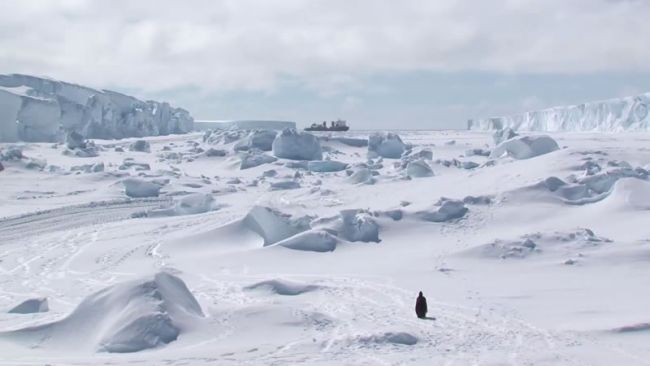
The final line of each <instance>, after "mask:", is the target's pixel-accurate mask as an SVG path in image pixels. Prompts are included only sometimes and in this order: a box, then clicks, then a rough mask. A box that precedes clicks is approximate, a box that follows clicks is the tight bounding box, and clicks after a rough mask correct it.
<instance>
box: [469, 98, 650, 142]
mask: <svg viewBox="0 0 650 366" xmlns="http://www.w3.org/2000/svg"><path fill="white" fill-rule="evenodd" d="M649 111H650V93H645V94H640V95H635V96H631V97H626V98H616V99H608V100H603V101H597V102H588V103H583V104H579V105H572V106H560V107H553V108H548V109H543V110H539V111H531V112H526V113H523V114H516V115H512V116H505V117H493V118H486V119H475V120H469V121H468V123H467V124H468V129H470V130H502V129H506V128H511V129H513V130H516V131H549V132H550V131H649V130H650V113H649Z"/></svg>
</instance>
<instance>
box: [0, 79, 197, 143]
mask: <svg viewBox="0 0 650 366" xmlns="http://www.w3.org/2000/svg"><path fill="white" fill-rule="evenodd" d="M192 128H193V119H192V117H191V116H190V115H189V113H188V112H187V111H185V110H183V109H180V108H172V107H171V106H170V105H169V104H168V103H159V102H154V101H146V102H145V101H141V100H138V99H135V98H133V97H130V96H127V95H124V94H120V93H116V92H112V91H108V90H96V89H92V88H88V87H84V86H80V85H75V84H70V83H66V82H62V81H56V80H51V79H44V78H39V77H34V76H28V75H20V74H12V75H0V142H12V141H19V140H22V141H40V142H53V141H62V140H63V139H64V137H65V133H66V132H76V133H79V134H80V135H81V136H84V137H86V138H101V139H114V138H124V137H136V136H153V135H167V134H171V133H186V132H189V131H191V130H192Z"/></svg>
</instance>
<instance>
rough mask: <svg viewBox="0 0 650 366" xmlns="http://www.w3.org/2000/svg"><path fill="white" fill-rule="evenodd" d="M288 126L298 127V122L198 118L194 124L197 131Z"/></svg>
mask: <svg viewBox="0 0 650 366" xmlns="http://www.w3.org/2000/svg"><path fill="white" fill-rule="evenodd" d="M286 128H296V123H295V122H291V121H273V120H234V121H208V120H197V121H195V124H194V129H195V130H196V131H206V130H231V129H239V130H255V129H264V130H278V131H281V130H284V129H286Z"/></svg>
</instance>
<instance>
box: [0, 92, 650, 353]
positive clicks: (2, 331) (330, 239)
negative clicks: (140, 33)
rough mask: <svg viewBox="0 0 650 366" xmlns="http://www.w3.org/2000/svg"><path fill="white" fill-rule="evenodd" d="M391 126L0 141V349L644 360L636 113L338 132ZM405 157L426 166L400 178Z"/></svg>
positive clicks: (645, 231) (645, 210)
mask: <svg viewBox="0 0 650 366" xmlns="http://www.w3.org/2000/svg"><path fill="white" fill-rule="evenodd" d="M52 85H56V84H52ZM74 90H77V89H75V88H70V89H66V92H65V93H66V95H68V96H69V98H82V97H83V95H82V94H83V93H81V92H79V94H78V95H77V94H74ZM75 100H76V99H75ZM120 100H121V99H120ZM387 132H388V131H347V132H341V133H331V134H330V133H325V134H322V135H325V136H328V138H322V137H319V138H318V140H319V144H320V146H321V152H322V158H321V159H319V160H311V161H309V160H284V159H282V158H280V159H278V160H277V161H274V162H271V163H267V164H263V165H260V166H256V167H251V168H248V169H244V170H242V169H240V164H241V158H242V157H243V156H244V154H247V153H251V152H252V153H253V154H266V155H267V156H271V153H268V152H263V151H261V150H259V149H258V148H252V149H249V150H248V151H234V149H233V147H234V145H235V144H237V143H238V142H239V141H242V140H246V138H247V137H248V136H249V135H250V134H251V131H250V130H228V131H213V132H211V133H209V134H207V133H206V134H205V136H206V138H205V140H204V139H203V138H202V137H203V136H204V133H189V134H185V135H170V136H149V137H133V138H128V139H122V140H102V139H87V138H86V137H85V136H84V138H85V140H84V142H86V143H87V145H90V144H91V142H92V144H94V145H95V151H96V152H97V156H90V157H83V158H82V157H80V156H77V155H76V154H75V152H76V151H78V150H80V149H79V148H75V149H69V148H68V146H67V145H65V144H62V143H57V144H53V143H31V142H20V143H0V156H1V157H2V158H1V160H2V164H3V166H4V171H2V172H1V173H0V181H1V182H2V183H1V186H2V190H0V243H1V244H2V245H1V246H0V273H1V274H2V275H1V276H0V289H1V291H0V309H3V311H1V312H0V354H1V355H2V357H1V358H2V361H3V362H4V363H6V364H11V365H23V364H57V365H58V364H64V365H68V364H74V365H82V364H83V365H99V364H143V365H149V364H152V365H158V364H168V365H181V364H190V365H210V364H219V365H222V364H223V365H241V364H245V365H267V364H292V365H293V364H308V365H333V364H355V365H356V364H361V365H364V364H373V365H374V364H389V365H393V364H400V365H401V364H405V365H430V364H436V365H437V364H440V365H444V364H452V365H545V364H547V365H550V364H562V365H643V364H645V363H646V360H648V359H649V358H650V351H649V350H648V348H647V344H648V341H649V340H650V339H649V338H648V337H649V336H650V333H649V332H648V327H647V324H648V318H647V312H648V304H650V294H649V293H648V291H647V279H648V278H649V276H650V272H649V271H650V269H649V268H648V266H647V260H648V258H650V241H648V238H650V228H649V227H648V225H647V222H648V220H649V219H650V210H649V209H650V178H649V174H648V168H650V150H648V146H647V142H648V140H649V139H650V135H649V134H648V133H646V132H635V133H632V132H621V133H617V134H613V133H599V132H581V133H571V132H561V133H559V132H558V133H546V134H547V135H548V136H549V137H550V138H552V139H553V140H554V141H555V142H556V143H557V145H558V146H561V147H562V148H561V149H558V150H555V151H553V152H551V153H547V154H542V155H538V156H536V157H534V158H529V159H515V158H512V157H505V158H503V157H500V158H491V157H489V156H485V152H486V151H488V148H489V149H492V148H493V147H494V144H493V136H492V131H390V133H394V134H397V135H399V137H400V139H401V140H402V143H403V144H404V145H405V150H404V152H403V153H402V154H401V155H400V156H399V158H398V159H391V158H382V157H380V156H377V157H375V158H371V159H368V156H367V153H368V150H367V147H365V146H354V145H348V144H345V143H343V142H342V141H341V140H339V139H338V138H339V137H341V138H345V139H353V140H355V141H356V140H359V141H363V140H366V141H367V140H368V139H369V138H370V136H371V135H373V134H375V133H380V134H382V135H385V134H386V133H387ZM315 135H318V136H321V134H315ZM526 136H530V137H533V136H538V134H535V133H531V134H528V133H526V134H522V135H521V136H515V137H514V138H515V139H520V138H522V137H526ZM137 140H143V141H146V142H147V143H148V144H149V149H150V153H143V152H140V151H130V150H129V146H130V145H131V144H132V143H134V142H135V141H137ZM449 141H454V144H447V142H449ZM87 147H88V146H87ZM210 149H214V150H217V151H223V152H224V156H223V157H221V156H212V157H209V156H207V155H208V151H209V150H210ZM476 150H481V154H472V155H471V157H470V156H468V155H470V154H468V152H469V151H476ZM217 155H219V154H217ZM274 158H275V157H274ZM431 158H433V159H431ZM420 160H422V161H424V162H426V164H427V165H428V166H429V167H431V168H432V170H433V171H435V175H434V176H431V177H428V178H418V179H415V178H413V179H410V178H408V176H407V170H408V168H407V167H408V164H409V163H413V162H417V161H420ZM332 162H337V163H341V164H345V165H346V169H345V170H341V171H338V172H317V171H312V169H310V166H311V167H312V168H313V167H314V166H318V165H319V164H321V165H325V166H327V165H328V164H332ZM471 163H473V164H471ZM469 165H477V166H474V167H473V168H472V169H465V167H469ZM99 167H103V171H102V169H100V168H99ZM317 170H320V169H317ZM326 170H328V169H326ZM125 180H126V181H128V180H135V186H136V187H140V185H141V184H144V185H145V186H149V187H150V188H153V189H152V191H153V193H154V195H153V196H151V197H129V196H127V195H126V194H125V185H124V183H123V181H125ZM284 182H290V183H284ZM278 183H279V184H290V185H293V189H284V190H272V189H271V187H272V185H273V184H278ZM140 188H141V187H140ZM135 191H138V189H135ZM161 272H164V273H165V275H163V278H166V279H162V278H161V277H160V276H158V277H157V274H159V273H161ZM167 275H169V276H174V277H175V278H177V280H178V281H180V280H182V282H184V283H185V285H183V286H179V285H178V281H174V280H169V278H168V277H166V276H167ZM157 278H158V279H157ZM168 288H171V289H172V290H169V291H168ZM183 288H184V289H185V290H183ZM190 290H191V291H190ZM419 291H422V292H423V293H424V295H425V296H426V297H427V301H428V306H429V315H430V316H431V317H435V319H433V318H431V319H418V318H417V317H416V316H415V313H414V305H415V299H416V297H417V294H418V292H419ZM43 298H47V303H48V308H49V310H48V311H47V312H35V313H29V314H16V313H9V310H11V309H13V308H14V307H16V306H17V305H19V304H21V303H23V302H24V301H25V300H28V299H43Z"/></svg>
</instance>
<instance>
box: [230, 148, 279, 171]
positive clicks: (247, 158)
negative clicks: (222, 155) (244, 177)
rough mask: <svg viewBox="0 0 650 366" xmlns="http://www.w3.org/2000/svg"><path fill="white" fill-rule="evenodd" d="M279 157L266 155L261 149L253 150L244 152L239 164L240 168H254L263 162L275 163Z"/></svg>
mask: <svg viewBox="0 0 650 366" xmlns="http://www.w3.org/2000/svg"><path fill="white" fill-rule="evenodd" d="M277 160H278V159H276V158H274V157H273V156H270V155H266V154H264V153H262V152H260V151H259V150H257V149H255V150H251V151H249V152H247V153H244V154H243V155H242V158H241V163H240V164H239V169H241V170H244V169H249V168H254V167H256V166H260V165H263V164H269V163H273V162H274V161H277Z"/></svg>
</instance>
